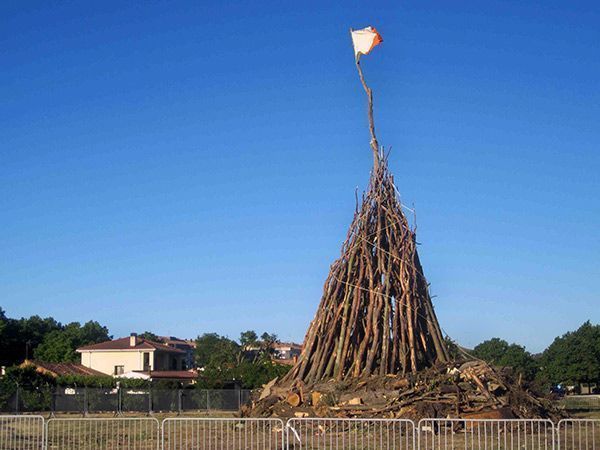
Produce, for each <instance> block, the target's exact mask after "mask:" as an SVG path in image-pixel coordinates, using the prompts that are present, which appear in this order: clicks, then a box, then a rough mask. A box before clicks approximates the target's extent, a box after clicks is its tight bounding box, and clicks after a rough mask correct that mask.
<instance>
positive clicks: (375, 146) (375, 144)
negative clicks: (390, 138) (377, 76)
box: [356, 59, 379, 172]
mask: <svg viewBox="0 0 600 450" xmlns="http://www.w3.org/2000/svg"><path fill="white" fill-rule="evenodd" d="M356 70H358V76H359V78H360V82H361V83H362V86H363V88H364V90H365V93H366V94H367V101H368V104H369V106H368V110H367V114H368V116H369V132H370V133H371V150H372V151H373V166H374V168H375V172H377V168H378V167H379V143H378V142H377V136H375V122H374V120H373V90H372V89H371V88H370V87H369V86H367V83H366V82H365V77H364V75H363V72H362V68H361V67H360V61H359V60H358V59H357V60H356Z"/></svg>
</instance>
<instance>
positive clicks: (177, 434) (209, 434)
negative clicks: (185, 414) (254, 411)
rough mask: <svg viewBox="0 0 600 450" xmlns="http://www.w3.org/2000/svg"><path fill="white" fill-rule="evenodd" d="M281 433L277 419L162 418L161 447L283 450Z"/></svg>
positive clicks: (280, 421)
mask: <svg viewBox="0 0 600 450" xmlns="http://www.w3.org/2000/svg"><path fill="white" fill-rule="evenodd" d="M283 430H284V425H283V421H282V420H281V419H216V418H215V419H212V418H211V419H209V418H206V419H200V418H190V419H184V418H172V419H165V420H163V423H162V448H163V450H187V449H207V450H211V449H214V450H224V449H228V450H229V449H231V450H283V448H284V433H283Z"/></svg>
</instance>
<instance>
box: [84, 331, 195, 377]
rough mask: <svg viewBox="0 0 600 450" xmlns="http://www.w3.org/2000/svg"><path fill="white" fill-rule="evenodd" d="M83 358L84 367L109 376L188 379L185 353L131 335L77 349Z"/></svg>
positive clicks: (133, 334)
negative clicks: (166, 375)
mask: <svg viewBox="0 0 600 450" xmlns="http://www.w3.org/2000/svg"><path fill="white" fill-rule="evenodd" d="M77 353H80V354H81V364H82V365H83V366H85V367H89V368H90V369H94V370H97V371H99V372H102V373H104V374H106V375H113V376H123V375H125V374H126V373H127V374H128V373H132V372H140V373H148V374H152V378H154V374H155V373H157V372H166V371H168V372H170V375H171V379H174V378H176V377H175V375H177V374H176V373H175V372H184V373H182V376H184V377H185V378H187V377H188V376H189V375H188V374H189V372H188V371H186V370H185V369H186V355H187V353H186V351H184V350H181V349H178V348H175V347H172V346H169V345H165V344H160V343H158V342H153V341H149V340H147V339H143V338H140V337H138V336H137V335H136V334H135V333H132V334H131V336H129V337H124V338H121V339H115V340H113V341H105V342H100V343H99V344H92V345H86V346H84V347H80V348H78V349H77Z"/></svg>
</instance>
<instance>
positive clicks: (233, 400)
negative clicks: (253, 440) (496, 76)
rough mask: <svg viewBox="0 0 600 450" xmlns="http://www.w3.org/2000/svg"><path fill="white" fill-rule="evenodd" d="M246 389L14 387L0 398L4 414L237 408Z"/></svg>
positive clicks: (245, 396) (247, 394)
mask: <svg viewBox="0 0 600 450" xmlns="http://www.w3.org/2000/svg"><path fill="white" fill-rule="evenodd" d="M249 399H250V391H249V390H247V389H136V388H120V389H119V388H85V387H81V388H70V387H68V388H64V387H62V388H43V389H24V388H22V387H20V388H18V389H17V390H16V391H15V393H14V394H13V395H11V396H10V397H8V398H6V399H4V400H3V401H0V411H2V412H7V413H27V412H31V413H35V412H50V413H60V412H73V413H81V414H83V415H86V414H88V413H101V412H112V413H115V414H120V413H125V412H139V413H151V412H177V413H181V412H184V411H215V410H221V411H239V410H240V409H241V407H242V405H244V404H246V403H247V402H248V401H249Z"/></svg>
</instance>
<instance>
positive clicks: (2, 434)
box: [0, 416, 45, 450]
mask: <svg viewBox="0 0 600 450" xmlns="http://www.w3.org/2000/svg"><path fill="white" fill-rule="evenodd" d="M44 442H45V435H44V418H43V417H42V416H0V450H34V449H35V450H38V449H42V448H44Z"/></svg>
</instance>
